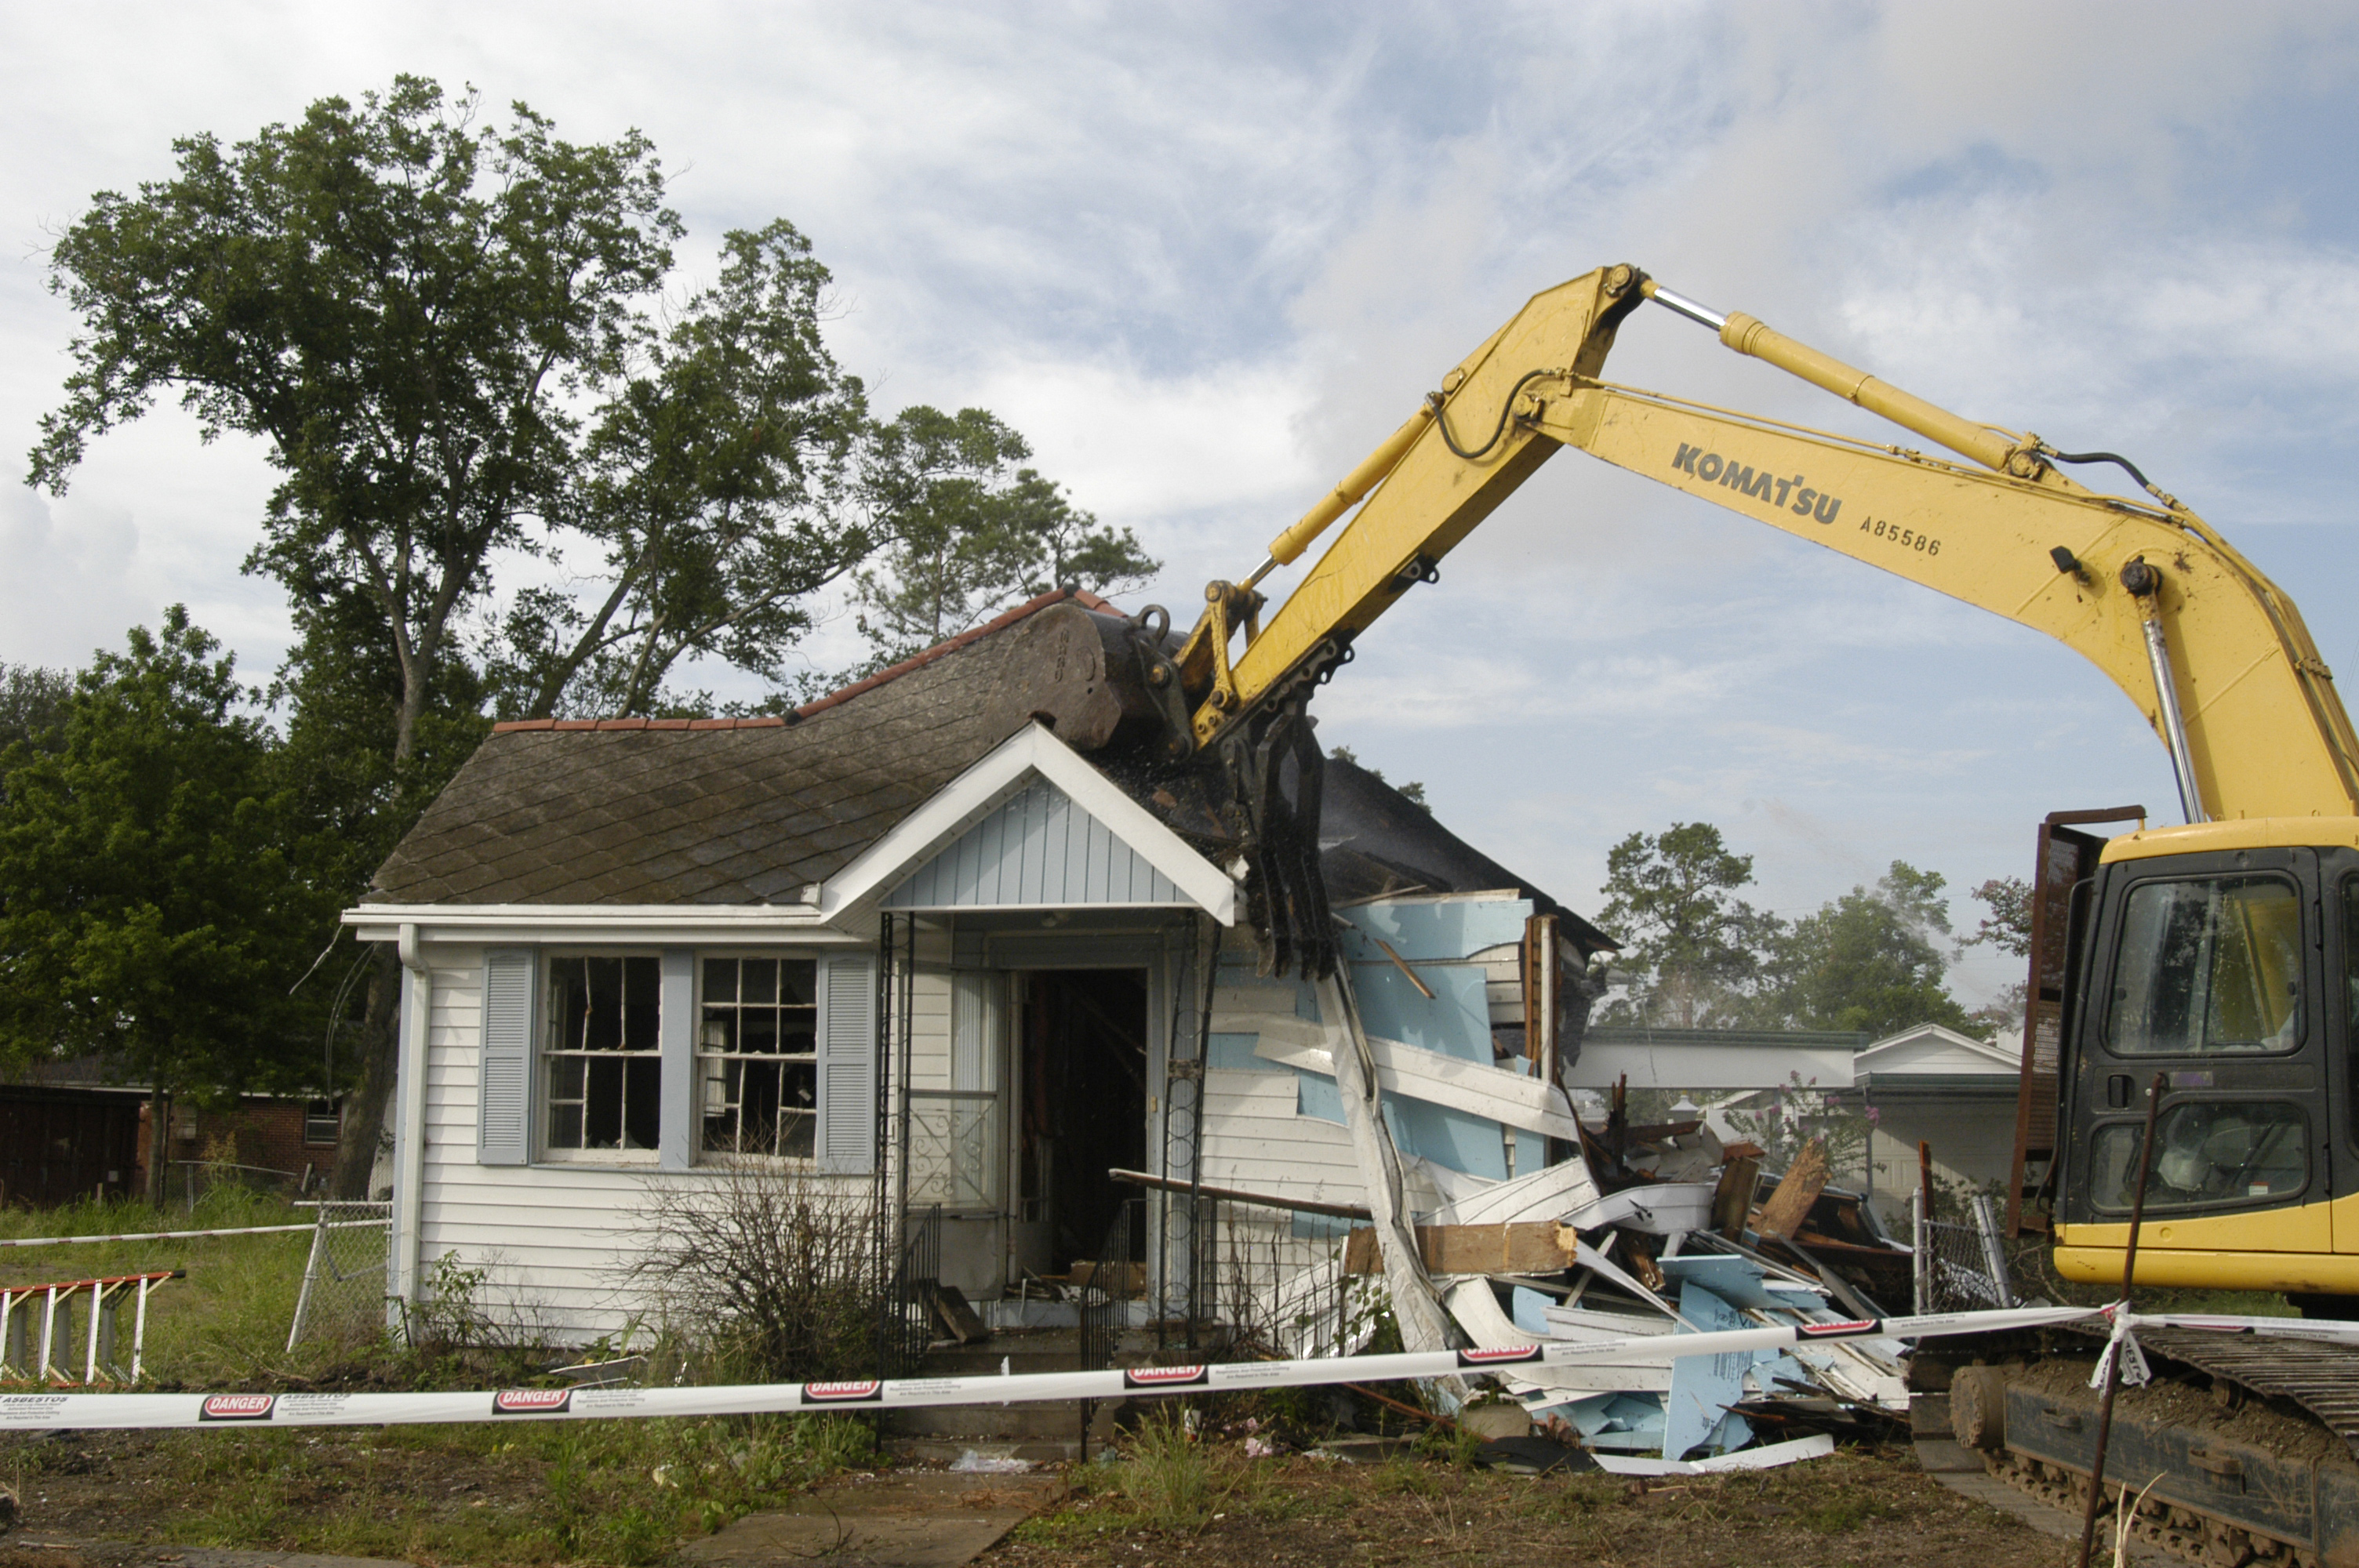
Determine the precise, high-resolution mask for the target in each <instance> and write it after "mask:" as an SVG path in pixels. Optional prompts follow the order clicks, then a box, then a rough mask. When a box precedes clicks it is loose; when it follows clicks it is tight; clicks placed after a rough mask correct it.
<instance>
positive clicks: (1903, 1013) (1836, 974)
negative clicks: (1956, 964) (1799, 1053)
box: [1755, 860, 1973, 1035]
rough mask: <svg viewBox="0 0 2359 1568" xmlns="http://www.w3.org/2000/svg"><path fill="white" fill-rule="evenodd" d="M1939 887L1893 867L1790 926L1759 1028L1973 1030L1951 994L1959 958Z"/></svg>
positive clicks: (1775, 955)
mask: <svg viewBox="0 0 2359 1568" xmlns="http://www.w3.org/2000/svg"><path fill="white" fill-rule="evenodd" d="M1944 885H1945V884H1944V882H1943V881H1942V878H1941V876H1940V873H1939V872H1936V871H1919V870H1918V869H1917V868H1916V867H1914V866H1911V865H1909V864H1908V862H1907V861H1905V860H1895V861H1893V862H1892V865H1891V867H1890V869H1889V870H1887V871H1886V872H1885V874H1884V875H1883V876H1882V877H1881V878H1879V879H1878V880H1877V881H1876V884H1875V887H1873V888H1867V887H1854V888H1853V889H1852V890H1851V892H1847V893H1845V894H1843V896H1842V897H1841V898H1838V899H1836V900H1834V901H1833V902H1832V903H1827V904H1824V905H1822V906H1821V908H1820V909H1819V911H1818V913H1817V914H1807V915H1804V916H1803V917H1802V918H1800V919H1799V920H1797V921H1795V922H1794V923H1793V924H1792V925H1789V926H1788V927H1787V928H1786V929H1785V930H1784V931H1783V932H1781V933H1780V934H1779V935H1778V936H1777V939H1776V940H1775V942H1773V943H1772V944H1771V946H1770V952H1769V957H1768V961H1767V965H1766V966H1765V975H1764V984H1763V986H1762V988H1761V990H1760V993H1759V997H1758V1000H1756V1004H1755V1016H1756V1020H1757V1021H1758V1022H1770V1023H1778V1024H1783V1025H1785V1026H1788V1027H1790V1028H1797V1029H1836V1030H1864V1031H1865V1032H1867V1033H1870V1034H1875V1035H1884V1034H1892V1033H1898V1032H1899V1031H1901V1030H1903V1029H1908V1028H1913V1027H1914V1026H1916V1025H1917V1024H1919V1023H1940V1024H1946V1025H1948V1026H1949V1027H1950V1028H1952V1029H1964V1028H1967V1027H1969V1026H1970V1025H1971V1023H1972V1022H1973V1021H1972V1020H1971V1019H1970V1018H1969V1017H1968V1015H1967V1013H1966V1010H1965V1009H1964V1008H1963V1007H1962V1006H1960V1005H1959V1004H1958V1000H1957V999H1956V998H1955V997H1953V996H1951V994H1950V989H1949V984H1948V974H1949V967H1950V961H1951V959H1952V958H1954V957H1956V956H1957V948H1956V944H1955V942H1954V941H1953V940H1952V939H1951V933H1950V912H1949V906H1948V904H1947V903H1946V902H1945V901H1944V900H1943V899H1942V897H1941V890H1942V888H1943V886H1944Z"/></svg>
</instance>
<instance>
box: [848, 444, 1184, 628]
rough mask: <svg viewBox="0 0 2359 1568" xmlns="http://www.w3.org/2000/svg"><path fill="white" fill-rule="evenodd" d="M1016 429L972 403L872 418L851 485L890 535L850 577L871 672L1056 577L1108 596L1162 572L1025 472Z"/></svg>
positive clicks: (1133, 543) (1125, 537)
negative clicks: (858, 477) (885, 420)
mask: <svg viewBox="0 0 2359 1568" xmlns="http://www.w3.org/2000/svg"><path fill="white" fill-rule="evenodd" d="M1031 455H1032V454H1031V449H1030V448H1028V447H1027V446H1026V445H1025V442H1024V438H1023V437H1021V436H1019V435H1017V434H1016V432H1015V431H1014V430H1012V429H1010V428H1009V427H1007V426H1006V425H1004V424H1002V423H1001V422H1000V421H999V420H998V419H996V418H995V417H993V416H991V415H990V414H988V413H985V412H984V410H982V409H980V408H962V409H961V410H959V412H958V413H956V414H944V413H942V412H941V411H940V410H939V409H935V408H928V407H924V406H919V407H914V408H907V409H904V410H902V412H901V413H900V414H899V415H898V416H896V417H895V418H894V419H893V420H892V421H891V422H890V423H889V424H886V425H883V426H881V427H878V428H877V429H876V431H875V436H874V438H873V442H872V445H871V449H870V451H869V453H868V455H867V458H866V461H865V471H864V474H863V477H862V481H861V484H862V492H863V496H864V502H865V504H866V505H867V506H868V508H869V509H870V511H871V513H872V514H874V515H875V517H877V518H878V519H880V520H881V522H880V524H879V526H878V533H879V535H880V536H888V537H889V538H890V540H891V542H890V544H889V545H887V546H886V548H885V549H884V550H883V552H882V553H881V555H880V556H879V557H878V558H877V560H876V561H875V564H874V565H872V566H870V567H868V568H864V569H863V570H861V571H860V572H858V573H857V574H855V575H854V577H853V604H854V605H855V607H856V608H857V609H858V611H859V624H860V630H861V632H862V633H863V634H864V635H865V636H866V637H867V638H868V640H869V642H870V643H871V644H872V645H873V646H874V647H875V650H876V651H875V654H874V655H873V656H872V658H871V659H870V661H869V664H868V665H867V666H865V667H866V668H869V669H879V668H882V667H884V666H885V665H890V664H893V663H895V662H896V661H897V660H900V659H904V658H907V657H908V656H909V655H910V654H915V653H918V652H919V651H921V650H923V649H926V648H929V647H931V646H933V645H934V644H935V643H939V642H940V641H942V640H943V639H944V638H946V637H951V636H954V635H956V634H957V633H960V632H962V631H965V630H966V629H967V628H968V627H970V626H973V625H977V624H979V623H980V622H983V621H984V620H987V619H988V618H989V617H990V616H991V615H993V614H994V613H995V612H996V611H1000V610H1003V609H1006V608H1008V607H1009V606H1011V605H1013V604H1014V603H1016V602H1017V601H1019V600H1023V599H1026V598H1029V597H1030V596H1032V595H1034V594H1038V593H1045V592H1047V591H1048V590H1049V589H1051V588H1056V587H1059V586H1060V585H1064V584H1069V583H1071V584H1078V585H1079V586H1081V587H1082V588H1085V589H1090V590H1092V591H1093V592H1098V593H1113V592H1118V591H1120V590H1121V589H1123V588H1125V587H1127V586H1130V585H1132V584H1135V583H1137V582H1140V581H1143V580H1145V579H1147V578H1148V577H1151V576H1153V575H1154V574H1155V573H1156V572H1157V571H1158V570H1159V569H1160V568H1159V566H1158V563H1157V562H1155V561H1153V560H1151V559H1149V558H1148V557H1147V555H1146V553H1145V552H1144V551H1143V550H1142V549H1141V548H1140V547H1139V543H1138V539H1137V536H1136V535H1134V534H1133V533H1132V532H1131V531H1130V530H1129V529H1127V528H1124V529H1118V530H1117V529H1113V528H1103V527H1100V526H1099V525H1098V523H1097V519H1095V518H1094V517H1093V516H1091V515H1090V514H1088V513H1086V512H1081V511H1077V510H1075V508H1074V507H1073V504H1072V503H1071V500H1070V499H1069V498H1068V497H1067V496H1066V494H1065V492H1064V491H1063V489H1062V488H1061V487H1060V486H1059V485H1057V484H1054V483H1052V482H1051V481H1049V480H1047V479H1044V478H1042V477H1041V476H1040V474H1039V473H1038V471H1036V470H1032V469H1029V468H1025V467H1020V466H1018V465H1020V464H1021V463H1022V462H1023V461H1024V460H1025V459H1027V458H1028V457H1030V456H1031Z"/></svg>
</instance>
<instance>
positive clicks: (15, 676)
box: [0, 665, 73, 752]
mask: <svg viewBox="0 0 2359 1568" xmlns="http://www.w3.org/2000/svg"><path fill="white" fill-rule="evenodd" d="M72 693H73V676H71V675H69V674H68V673H66V672H65V671H64V670H45V669H43V668H41V667H40V666H39V665H0V752H5V751H6V750H7V749H8V748H9V747H11V746H13V745H16V743H17V742H18V741H27V742H29V743H31V744H32V745H34V746H35V747H38V749H40V750H42V751H55V750H56V749H57V748H58V745H59V744H60V737H59V735H58V729H59V727H60V725H62V724H63V723H64V722H65V711H66V699H67V697H70V696H71V695H72Z"/></svg>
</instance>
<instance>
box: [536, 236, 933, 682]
mask: <svg viewBox="0 0 2359 1568" xmlns="http://www.w3.org/2000/svg"><path fill="white" fill-rule="evenodd" d="M827 284H828V272H827V269H826V268H825V267H824V266H822V265H820V263H819V262H818V261H817V260H816V259H814V258H813V256H812V255H811V251H810V242H809V241H808V240H806V239H805V238H804V237H803V236H802V235H801V234H800V233H799V232H796V230H795V228H794V226H793V225H792V224H790V223H788V222H783V221H781V222H775V223H773V224H771V225H770V226H769V227H768V228H766V229H765V230H762V231H760V232H747V231H736V232H732V233H730V234H729V235H728V236H727V238H726V240H725V241H724V243H723V266H722V269H721V274H720V276H719V278H718V279H717V280H716V281H715V282H714V283H713V284H712V286H711V287H706V288H702V289H700V290H698V291H697V292H696V293H694V294H692V295H691V296H690V297H689V298H688V300H687V301H686V303H685V304H684V305H682V306H681V307H680V308H679V310H678V311H677V312H676V313H675V314H674V316H673V318H672V320H671V322H670V325H669V330H667V331H666V332H665V333H664V335H663V337H662V339H661V340H660V341H658V342H656V343H654V344H652V345H650V347H649V350H648V352H647V363H646V365H645V367H644V368H643V369H642V370H641V371H640V372H639V373H636V374H634V375H633V376H632V377H631V378H630V379H629V380H628V381H626V382H625V383H624V384H622V385H621V387H620V388H619V389H618V390H617V392H616V394H615V395H614V397H613V398H612V399H611V400H610V401H608V402H607V403H606V405H605V406H603V408H602V409H601V410H600V411H599V413H598V416H597V418H596V422H595V425H594V427H593V429H592V432H591V435H590V438H589V439H588V441H587V442H586V443H585V446H584V449H583V463H582V470H581V472H580V473H579V475H578V476H577V477H576V479H575V481H574V482H572V483H571V485H569V486H568V487H567V488H566V490H565V491H564V492H563V493H562V494H561V496H560V498H559V502H558V505H557V508H556V517H557V521H559V522H560V523H562V524H566V525H569V526H571V527H572V528H574V529H577V530H579V531H580V533H581V534H582V535H583V536H584V537H585V538H586V539H587V540H588V541H590V542H591V543H592V546H594V547H595V548H597V549H598V550H599V551H600V552H601V554H602V555H603V557H604V559H603V563H602V568H603V569H602V570H601V571H600V572H599V573H598V574H595V575H594V576H593V577H592V579H591V580H592V583H593V584H594V589H593V591H592V593H590V594H589V595H588V596H587V597H586V598H585V597H584V596H582V594H581V593H580V592H579V591H578V589H575V588H573V587H571V586H569V587H562V588H560V587H538V588H534V589H527V590H526V591H524V592H523V593H520V594H519V595H517V596H516V600H515V602H514V603H513V604H512V606H511V607H510V609H509V611H508V612H507V614H506V618H505V620H504V622H503V624H502V627H501V632H502V635H501V637H500V639H499V641H498V646H497V648H496V650H495V653H494V654H493V655H492V657H491V659H490V661H489V673H490V674H491V676H492V677H493V679H494V681H495V684H496V685H497V686H498V687H500V688H501V689H500V693H499V695H500V705H501V708H502V711H503V712H504V713H506V714H510V715H515V716H522V717H531V718H543V717H547V716H549V715H551V714H554V713H556V712H558V711H559V710H560V708H564V709H566V710H568V711H570V712H578V713H584V714H597V715H609V714H640V713H646V712H647V711H649V710H650V709H651V708H653V707H654V706H655V705H656V704H657V703H658V702H659V701H660V700H662V697H663V691H664V683H665V680H666V678H667V677H668V676H669V675H670V673H671V672H672V670H673V668H674V666H675V665H677V664H678V663H679V661H680V660H682V659H684V658H693V657H697V656H700V655H701V656H706V657H712V658H717V659H721V660H723V661H725V662H727V663H729V664H732V665H736V666H737V667H738V668H740V669H745V670H749V671H752V672H754V673H756V674H758V675H762V676H767V677H769V678H770V679H771V680H772V681H773V682H777V681H778V680H779V679H780V678H781V677H782V676H783V673H784V671H783V665H784V661H785V657H786V654H787V653H788V650H789V649H790V648H791V647H792V646H793V645H794V643H796V642H797V641H798V640H799V638H800V637H801V636H802V634H803V633H805V632H806V631H808V630H809V629H810V613H809V611H808V609H807V607H806V606H807V600H808V599H809V596H810V594H812V593H813V592H815V591H817V590H818V589H821V588H823V587H825V586H826V585H827V584H829V583H831V582H832V581H833V580H835V579H837V578H838V577H840V576H842V575H843V573H844V572H845V571H847V570H849V569H850V568H852V567H853V565H854V564H855V563H857V562H858V561H859V560H860V559H861V558H862V557H864V556H865V555H866V554H867V553H868V551H869V549H870V548H871V547H872V546H873V545H874V544H875V541H876V540H877V539H878V538H879V537H880V536H886V535H892V534H893V533H894V532H895V531H896V530H897V529H898V528H899V527H901V526H903V525H905V524H906V523H907V517H906V516H905V513H906V512H907V510H908V508H907V507H900V508H896V507H894V506H891V505H887V506H885V507H864V506H863V505H862V504H861V502H862V501H863V499H864V497H862V496H861V495H860V494H859V493H858V492H859V488H860V487H859V484H858V469H859V466H860V460H861V459H862V457H863V456H864V453H865V452H866V451H867V449H869V448H870V447H871V446H872V445H874V444H875V443H874V440H873V438H872V435H871V431H870V427H869V426H868V422H867V415H866V405H865V401H864V395H863V389H862V387H861V384H860V381H859V379H858V378H857V377H855V376H852V375H847V374H845V373H843V371H842V370H841V369H840V368H838V366H837V365H836V363H835V361H834V360H833V358H832V356H831V355H830V354H829V353H828V351H827V348H826V345H825V344H824V343H823V342H822V341H821V337H820V318H821V304H822V299H823V295H824V291H825V289H826V287H827ZM912 499H913V500H922V499H923V498H922V497H915V498H912Z"/></svg>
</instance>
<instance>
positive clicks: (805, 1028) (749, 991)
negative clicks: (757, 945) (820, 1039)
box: [696, 958, 819, 1160]
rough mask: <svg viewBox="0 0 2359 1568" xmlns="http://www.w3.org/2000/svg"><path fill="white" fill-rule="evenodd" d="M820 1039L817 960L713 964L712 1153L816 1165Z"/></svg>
mask: <svg viewBox="0 0 2359 1568" xmlns="http://www.w3.org/2000/svg"><path fill="white" fill-rule="evenodd" d="M818 1031H819V965H818V962H817V961H816V960H815V959H810V958H707V959H705V960H704V1010H703V1015H702V1022H701V1024H700V1025H699V1027H698V1032H697V1050H696V1076H697V1091H698V1094H699V1096H700V1097H701V1098H699V1101H698V1104H699V1106H700V1108H701V1118H702V1120H703V1123H704V1137H703V1146H704V1149H705V1151H706V1152H709V1153H718V1154H786V1155H790V1156H792V1157H794V1158H797V1159H803V1160H807V1159H810V1156H811V1140H812V1134H813V1133H814V1132H815V1131H816V1130H817V1126H818V1119H819V1118H818V1109H817V1107H818V1104H819V1053H818V1046H817V1036H818Z"/></svg>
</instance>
